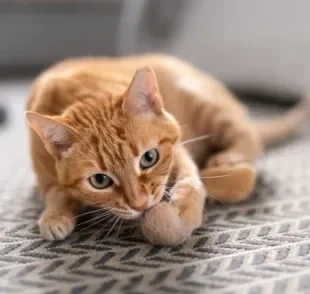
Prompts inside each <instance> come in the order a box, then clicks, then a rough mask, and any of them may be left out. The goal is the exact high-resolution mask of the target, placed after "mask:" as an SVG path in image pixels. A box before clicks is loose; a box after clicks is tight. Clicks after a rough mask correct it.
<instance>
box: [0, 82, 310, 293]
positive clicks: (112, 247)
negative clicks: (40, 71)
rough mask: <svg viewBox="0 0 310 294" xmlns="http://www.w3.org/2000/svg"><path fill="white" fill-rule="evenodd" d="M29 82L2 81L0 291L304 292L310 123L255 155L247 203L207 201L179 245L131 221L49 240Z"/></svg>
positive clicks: (308, 263) (309, 285) (309, 237)
mask: <svg viewBox="0 0 310 294" xmlns="http://www.w3.org/2000/svg"><path fill="white" fill-rule="evenodd" d="M28 85H29V83H28V81H18V80H15V81H5V82H4V81H2V82H0V104H3V105H5V107H6V108H7V109H8V111H9V122H8V123H7V124H6V126H4V127H0V143H1V144H0V148H1V149H0V150H1V152H0V162H1V164H0V172H1V179H0V182H1V184H2V185H1V189H0V191H1V192H0V201H1V202H0V203H1V204H0V293H34V294H35V293H50V294H51V293H151V292H155V293H209V294H210V293H226V294H228V293H229V294H232V293H238V294H241V293H251V294H254V293H255V294H259V293H276V294H283V293H310V282H309V281H310V182H309V179H310V156H309V150H310V149H309V143H310V132H309V130H308V129H309V128H308V129H307V130H305V132H304V136H301V137H300V138H298V139H297V140H294V141H292V142H290V143H288V144H287V145H285V146H282V147H279V148H277V149H274V150H271V151H270V152H268V153H267V154H266V155H265V156H264V157H263V158H262V159H261V160H259V161H258V164H257V165H258V168H259V171H260V178H259V182H258V184H257V188H256V190H255V193H254V195H253V196H252V198H251V199H250V200H249V201H247V202H244V203H241V204H239V205H232V206H226V205H222V204H213V205H208V206H206V213H205V221H204V225H203V226H202V227H201V228H200V229H199V230H197V232H196V233H195V234H194V235H193V236H192V237H191V238H190V239H189V240H188V241H187V243H186V244H184V245H182V246H178V247H176V248H168V247H166V248H165V247H160V246H156V247H154V246H151V245H150V244H148V243H146V242H145V241H144V239H143V238H142V236H141V233H140V231H139V229H137V228H136V227H135V226H134V225H133V224H131V223H127V224H124V225H123V226H122V227H121V228H120V229H119V228H117V229H116V230H115V231H114V232H113V233H112V234H111V235H110V236H109V237H108V238H106V239H104V236H105V235H106V234H107V231H108V230H103V231H102V232H101V233H100V234H97V235H95V237H93V235H94V233H95V232H97V231H98V229H99V228H100V226H102V224H101V225H100V224H99V225H96V226H92V227H90V228H88V224H86V225H84V226H83V225H81V226H80V229H77V230H76V231H75V232H74V233H73V234H72V236H71V237H70V238H69V239H67V240H66V241H62V242H46V241H44V240H42V238H41V237H40V235H39V233H38V228H37V226H36V220H37V217H38V215H39V213H40V211H41V209H42V204H41V202H40V201H39V200H38V199H39V198H38V197H37V196H38V195H36V194H37V191H36V189H35V185H34V178H33V175H32V172H31V167H30V164H29V159H28V150H27V149H28V148H27V133H26V128H25V121H24V119H23V111H24V99H25V97H26V96H27V89H28ZM252 110H253V113H254V114H256V115H257V116H261V114H262V113H264V115H265V114H266V113H268V112H269V113H270V114H272V113H275V112H280V111H281V110H282V109H271V108H269V107H267V106H258V105H255V106H253V107H252ZM262 110H263V111H262ZM90 215H91V214H90ZM88 216H89V215H88ZM85 220H86V221H87V218H85V219H83V220H80V222H83V221H85ZM90 224H91V222H90Z"/></svg>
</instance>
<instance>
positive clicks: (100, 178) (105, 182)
mask: <svg viewBox="0 0 310 294" xmlns="http://www.w3.org/2000/svg"><path fill="white" fill-rule="evenodd" d="M89 182H90V184H91V185H92V186H93V187H94V188H95V189H99V190H101V189H105V188H108V187H109V186H111V185H112V184H113V180H112V179H111V178H110V177H109V176H107V175H105V174H94V175H92V176H91V177H90V178H89Z"/></svg>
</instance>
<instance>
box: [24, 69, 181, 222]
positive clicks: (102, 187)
mask: <svg viewBox="0 0 310 294" xmlns="http://www.w3.org/2000/svg"><path fill="white" fill-rule="evenodd" d="M26 117H27V120H28V122H29V123H30V126H31V127H32V128H33V130H34V131H35V132H36V133H37V134H38V135H39V136H40V138H41V140H42V142H43V144H44V146H45V148H46V149H47V151H48V152H49V153H50V154H51V155H52V156H53V157H54V158H55V161H56V170H57V176H58V180H59V182H60V183H61V185H63V186H65V187H66V188H67V190H68V192H69V193H70V194H72V195H73V196H74V197H76V198H78V199H80V200H81V201H82V202H84V203H86V204H89V205H93V206H97V207H106V208H108V209H111V212H112V213H114V214H116V215H118V216H121V217H123V218H126V219H131V218H136V217H138V216H140V215H141V214H142V213H143V211H144V210H145V209H147V208H149V207H151V206H153V205H154V204H156V203H158V202H159V201H160V200H161V199H162V197H163V196H164V191H165V188H166V184H167V181H168V178H169V176H170V173H171V169H172V166H173V162H174V153H175V151H176V148H177V145H178V144H179V140H180V129H179V126H178V124H177V122H176V121H175V119H174V118H173V117H172V116H171V115H170V114H168V113H167V112H166V111H165V110H164V108H163V102H162V99H161V96H160V94H159V92H158V86H157V82H156V77H155V74H154V72H153V71H152V70H151V69H150V68H148V67H145V68H142V69H140V70H138V71H137V72H136V74H135V76H134V78H133V80H132V82H131V84H130V86H129V87H128V89H127V91H126V92H125V93H124V94H123V95H122V96H118V97H112V96H109V97H107V96H106V97H101V98H100V97H92V98H89V99H86V100H83V101H82V102H77V103H74V104H73V105H72V106H70V107H69V108H68V109H67V110H66V111H65V112H64V113H63V114H62V115H61V116H43V115H39V114H37V113H33V112H28V113H27V114H26Z"/></svg>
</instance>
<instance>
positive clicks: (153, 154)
mask: <svg viewBox="0 0 310 294" xmlns="http://www.w3.org/2000/svg"><path fill="white" fill-rule="evenodd" d="M158 159H159V154H158V151H157V150H156V149H151V150H149V151H146V152H145V153H144V154H143V155H142V157H141V159H140V167H141V168H142V169H146V168H150V167H152V166H153V165H155V164H156V163H157V161H158Z"/></svg>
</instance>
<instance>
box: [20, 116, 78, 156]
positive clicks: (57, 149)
mask: <svg viewBox="0 0 310 294" xmlns="http://www.w3.org/2000/svg"><path fill="white" fill-rule="evenodd" d="M25 116H26V119H27V121H28V123H29V125H30V126H31V128H32V129H33V130H34V131H35V132H36V133H37V134H38V135H39V137H40V138H41V140H42V142H43V144H44V146H45V148H46V149H47V151H48V152H49V153H50V154H51V155H53V156H54V157H56V158H58V159H60V158H61V157H62V156H63V155H64V154H65V152H67V151H68V150H69V148H70V147H71V146H72V144H73V140H74V136H73V134H72V130H71V129H70V128H69V127H68V126H66V125H64V124H63V123H62V122H60V121H58V120H57V119H55V118H50V117H46V116H44V115H41V114H38V113H35V112H31V111H28V112H26V113H25Z"/></svg>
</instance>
